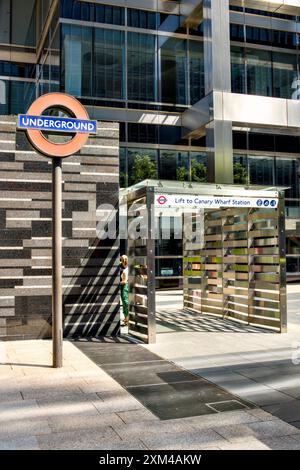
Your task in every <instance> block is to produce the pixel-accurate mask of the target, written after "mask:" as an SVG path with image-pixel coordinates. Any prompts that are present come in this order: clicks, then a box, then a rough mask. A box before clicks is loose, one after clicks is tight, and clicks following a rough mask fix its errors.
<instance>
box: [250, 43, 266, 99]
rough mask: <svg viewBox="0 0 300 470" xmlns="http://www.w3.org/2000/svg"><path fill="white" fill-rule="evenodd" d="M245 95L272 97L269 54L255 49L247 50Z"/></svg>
mask: <svg viewBox="0 0 300 470" xmlns="http://www.w3.org/2000/svg"><path fill="white" fill-rule="evenodd" d="M247 93H248V94H250V95H263V96H272V66H271V53H270V52H268V51H261V50H256V49H248V50H247Z"/></svg>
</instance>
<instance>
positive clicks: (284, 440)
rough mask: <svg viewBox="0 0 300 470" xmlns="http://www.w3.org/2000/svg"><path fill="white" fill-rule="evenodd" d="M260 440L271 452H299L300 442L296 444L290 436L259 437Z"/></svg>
mask: <svg viewBox="0 0 300 470" xmlns="http://www.w3.org/2000/svg"><path fill="white" fill-rule="evenodd" d="M260 440H261V442H262V443H263V444H265V445H266V446H267V447H268V448H269V449H271V450H300V441H299V442H297V441H296V440H295V439H293V437H292V436H283V437H273V438H269V437H261V438H260Z"/></svg>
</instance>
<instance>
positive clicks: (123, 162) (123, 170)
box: [120, 147, 128, 188]
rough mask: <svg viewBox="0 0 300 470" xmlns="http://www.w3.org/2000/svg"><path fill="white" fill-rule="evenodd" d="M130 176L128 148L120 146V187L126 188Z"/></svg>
mask: <svg viewBox="0 0 300 470" xmlns="http://www.w3.org/2000/svg"><path fill="white" fill-rule="evenodd" d="M127 178H128V171H127V158H126V148H124V147H120V187H121V188H126V187H127V186H128V184H127Z"/></svg>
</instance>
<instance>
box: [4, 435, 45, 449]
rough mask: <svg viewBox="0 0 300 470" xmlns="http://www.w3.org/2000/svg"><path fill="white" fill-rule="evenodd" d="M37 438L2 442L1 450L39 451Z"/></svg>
mask: <svg viewBox="0 0 300 470" xmlns="http://www.w3.org/2000/svg"><path fill="white" fill-rule="evenodd" d="M39 448H40V447H39V444H38V441H37V438H36V437H35V436H32V437H22V438H19V439H8V440H6V439H5V440H0V450H39Z"/></svg>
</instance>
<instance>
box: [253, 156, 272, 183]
mask: <svg viewBox="0 0 300 470" xmlns="http://www.w3.org/2000/svg"><path fill="white" fill-rule="evenodd" d="M248 161H249V177H250V183H251V184H261V185H265V184H271V185H274V157H254V156H249V160H248Z"/></svg>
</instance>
